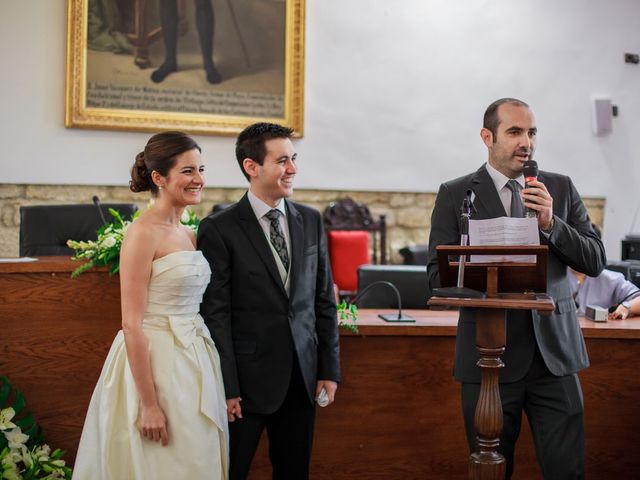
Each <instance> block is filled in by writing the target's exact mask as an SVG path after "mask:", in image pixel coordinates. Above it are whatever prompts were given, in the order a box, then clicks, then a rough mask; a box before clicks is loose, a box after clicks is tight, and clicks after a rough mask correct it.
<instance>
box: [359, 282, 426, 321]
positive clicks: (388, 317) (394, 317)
mask: <svg viewBox="0 0 640 480" xmlns="http://www.w3.org/2000/svg"><path fill="white" fill-rule="evenodd" d="M378 285H384V286H386V287H389V288H391V289H392V290H393V291H394V292H395V294H396V300H397V301H398V313H389V314H387V313H381V314H379V315H378V317H380V318H381V319H382V320H384V321H385V322H415V319H414V318H412V317H408V316H406V315H403V314H402V297H401V295H400V291H399V290H398V287H396V286H395V285H394V284H393V283H391V282H388V281H386V280H378V281H376V282H373V283H370V284H369V285H367V286H366V287H364V289H363V290H362V291H360V292H358V294H357V295H356V296H355V298H354V299H353V300H351V302H349V303H351V304H352V305H357V303H358V300H360V299H361V298H362V296H363V295H364V294H365V293H367V292H368V291H369V290H371V288H373V287H376V286H378Z"/></svg>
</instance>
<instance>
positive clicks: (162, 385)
mask: <svg viewBox="0 0 640 480" xmlns="http://www.w3.org/2000/svg"><path fill="white" fill-rule="evenodd" d="M210 276H211V270H210V269H209V264H208V262H207V260H206V259H205V258H204V256H203V255H202V253H201V252H199V251H181V252H174V253H171V254H169V255H167V256H165V257H161V258H158V259H156V260H154V262H153V266H152V270H151V279H150V281H149V298H148V306H147V311H146V313H145V317H144V323H143V329H144V333H145V335H146V336H147V338H148V340H149V350H150V356H151V368H152V372H153V380H154V383H155V386H156V392H157V395H158V401H159V403H160V406H161V407H162V409H163V411H164V413H165V415H166V418H167V425H168V431H169V445H167V446H166V447H163V446H162V444H160V443H158V442H152V441H149V440H146V439H144V438H143V437H142V436H141V435H140V432H139V430H138V428H137V426H136V422H137V420H138V394H137V390H136V386H135V383H134V380H133V376H132V374H131V370H130V369H129V364H128V362H127V353H126V350H125V345H124V335H123V333H122V331H120V332H118V334H117V336H116V338H115V340H114V342H113V345H112V346H111V350H110V351H109V354H108V356H107V359H106V361H105V363H104V367H103V368H102V373H101V374H100V378H99V380H98V384H97V385H96V388H95V390H94V392H93V396H92V398H91V403H90V405H89V411H88V412H87V417H86V420H85V424H84V428H83V431H82V437H81V439H80V445H79V447H78V455H77V457H76V463H75V467H74V474H73V479H74V480H84V479H87V480H133V479H135V480H159V479H167V480H168V479H171V480H176V479H185V480H186V479H189V480H199V479H203V480H204V479H207V480H218V479H222V480H225V479H227V477H228V455H229V453H228V452H229V450H228V438H229V435H228V424H227V415H226V401H225V395H224V386H223V383H222V374H221V372H220V359H219V357H218V352H217V350H216V348H215V346H214V343H213V340H211V336H210V334H209V330H208V329H207V327H206V326H205V324H204V322H203V320H202V317H201V316H200V314H199V313H198V311H199V307H200V302H201V300H202V295H203V294H204V291H205V289H206V287H207V285H208V283H209V279H210Z"/></svg>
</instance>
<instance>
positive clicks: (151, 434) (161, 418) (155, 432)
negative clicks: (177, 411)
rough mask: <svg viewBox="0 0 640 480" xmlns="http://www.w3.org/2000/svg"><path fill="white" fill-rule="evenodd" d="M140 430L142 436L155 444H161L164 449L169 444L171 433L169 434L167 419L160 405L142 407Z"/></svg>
mask: <svg viewBox="0 0 640 480" xmlns="http://www.w3.org/2000/svg"><path fill="white" fill-rule="evenodd" d="M138 429H139V430H140V433H141V434H142V436H143V437H144V438H146V439H148V440H151V441H154V442H161V443H162V446H163V447H166V446H167V445H168V443H169V433H168V432H167V418H166V417H165V415H164V412H163V411H162V408H160V405H157V404H156V405H155V406H153V407H146V408H145V407H143V406H142V405H141V406H140V420H139V422H138Z"/></svg>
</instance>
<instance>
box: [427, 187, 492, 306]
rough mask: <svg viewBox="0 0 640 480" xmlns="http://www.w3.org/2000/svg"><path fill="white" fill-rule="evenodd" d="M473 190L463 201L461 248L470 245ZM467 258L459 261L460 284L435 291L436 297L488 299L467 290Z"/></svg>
mask: <svg viewBox="0 0 640 480" xmlns="http://www.w3.org/2000/svg"><path fill="white" fill-rule="evenodd" d="M471 208H472V205H471V190H468V191H467V194H466V195H465V197H464V200H462V207H461V208H460V246H461V247H466V246H467V245H469V218H470V217H471ZM466 259H467V256H466V255H460V258H459V259H458V283H457V285H456V286H455V287H444V288H443V287H440V288H434V289H433V292H432V293H433V296H434V297H448V298H484V297H486V295H485V293H484V292H481V291H479V290H474V289H472V288H465V287H464V286H463V285H464V265H465V262H466Z"/></svg>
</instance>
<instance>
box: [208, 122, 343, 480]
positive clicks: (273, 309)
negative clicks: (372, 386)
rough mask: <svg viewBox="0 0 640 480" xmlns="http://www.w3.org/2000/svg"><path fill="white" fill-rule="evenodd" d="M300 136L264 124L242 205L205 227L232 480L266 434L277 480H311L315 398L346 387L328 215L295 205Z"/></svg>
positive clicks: (247, 158) (249, 131) (247, 153)
mask: <svg viewBox="0 0 640 480" xmlns="http://www.w3.org/2000/svg"><path fill="white" fill-rule="evenodd" d="M291 134H292V130H291V129H289V128H285V127H282V126H280V125H275V124H270V123H257V124H254V125H251V126H249V127H247V128H246V129H245V130H244V131H243V132H242V133H240V135H239V137H238V140H237V142H236V158H237V160H238V163H239V165H240V168H241V170H242V173H243V174H244V176H245V177H246V178H247V180H248V181H249V191H248V192H247V193H246V194H245V195H244V196H243V197H242V199H241V200H240V201H239V202H238V203H236V204H235V205H233V206H231V207H230V208H228V209H226V210H223V211H221V212H219V213H216V214H214V215H211V216H209V217H207V218H205V219H203V220H202V223H201V224H200V227H199V231H198V248H199V249H201V250H202V252H203V253H204V255H205V257H206V258H207V259H208V260H209V263H210V264H211V270H212V272H213V275H212V281H211V283H210V284H209V287H208V289H207V291H206V292H205V295H204V300H203V303H202V306H201V313H202V316H203V317H204V319H205V322H206V323H207V326H208V327H209V329H210V331H211V335H212V337H213V339H214V341H215V343H216V346H217V348H218V351H219V353H220V359H221V365H222V376H223V377H224V386H225V392H226V397H227V414H228V417H229V422H230V425H229V427H230V428H229V430H230V455H231V459H230V460H231V461H230V465H231V467H230V479H231V480H240V479H245V478H246V477H247V475H248V473H249V469H250V466H251V460H252V459H253V456H254V454H255V451H256V448H257V446H258V442H259V440H260V436H261V434H262V432H263V430H264V429H265V428H266V429H267V433H268V436H269V457H270V459H271V464H272V467H273V478H274V479H275V480H304V479H307V478H308V477H309V463H310V459H311V446H312V442H313V428H314V419H315V403H314V402H315V399H316V398H317V396H318V395H319V393H320V392H321V390H323V389H324V390H325V391H326V393H327V395H328V398H329V402H333V400H334V395H335V392H336V389H337V384H338V382H339V381H340V360H339V336H338V325H337V320H336V307H335V301H334V296H333V288H332V286H333V281H332V278H331V272H330V268H329V262H328V259H327V249H326V244H325V238H324V232H323V229H322V220H321V217H320V214H319V213H318V212H317V211H316V210H313V209H311V208H309V207H306V206H304V205H300V204H298V203H293V202H291V201H289V200H287V197H289V196H291V194H292V192H293V179H294V177H295V174H296V172H297V170H298V167H297V165H296V153H295V151H294V148H293V144H292V143H291V140H290V137H291Z"/></svg>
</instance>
